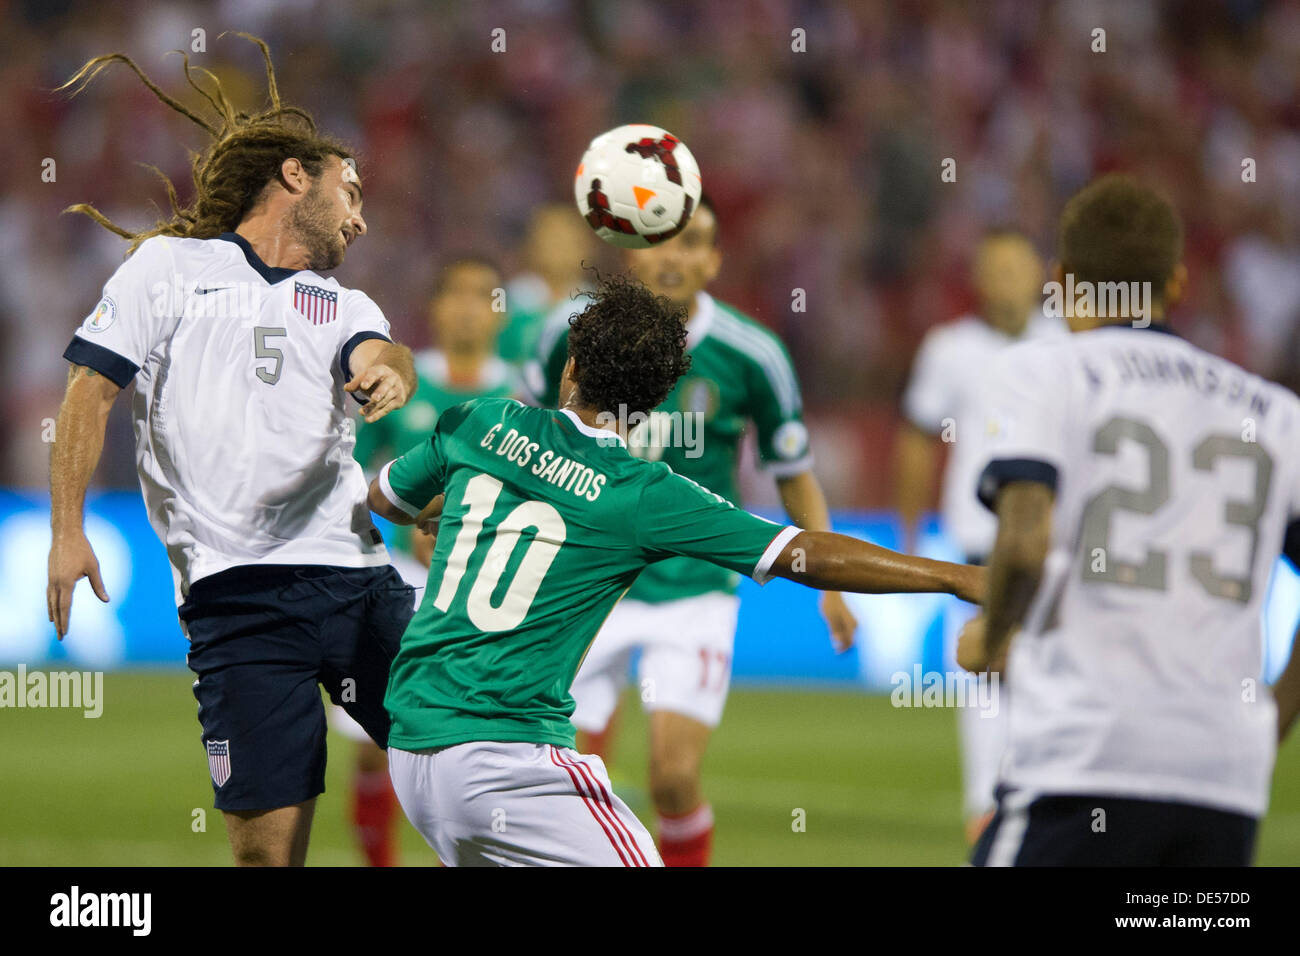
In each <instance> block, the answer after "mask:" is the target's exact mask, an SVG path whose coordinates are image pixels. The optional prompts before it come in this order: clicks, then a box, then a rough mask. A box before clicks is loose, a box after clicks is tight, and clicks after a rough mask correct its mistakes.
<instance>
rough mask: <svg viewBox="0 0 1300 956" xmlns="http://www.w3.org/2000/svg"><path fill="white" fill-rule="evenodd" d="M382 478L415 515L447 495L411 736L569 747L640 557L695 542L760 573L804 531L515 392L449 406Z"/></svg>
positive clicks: (402, 661)
mask: <svg viewBox="0 0 1300 956" xmlns="http://www.w3.org/2000/svg"><path fill="white" fill-rule="evenodd" d="M379 483H380V487H381V488H382V489H383V491H384V494H385V496H386V497H388V499H389V500H390V501H392V502H393V504H394V505H395V506H397V507H399V508H401V509H402V510H403V511H405V512H406V513H408V514H411V515H414V514H416V513H418V511H419V510H420V508H422V507H423V506H424V505H425V504H427V503H428V502H429V501H430V500H431V499H432V498H433V497H434V496H436V495H438V494H440V493H443V494H445V495H446V503H445V505H444V507H443V512H442V518H441V520H440V523H439V527H438V542H437V545H436V547H435V550H434V555H433V563H432V566H431V567H430V569H429V582H428V589H427V591H426V593H425V595H424V599H423V601H422V602H421V604H420V608H419V610H418V611H416V614H415V617H414V618H413V619H412V620H411V623H410V625H409V626H408V627H407V629H406V633H405V634H404V635H403V636H402V645H401V649H400V650H399V651H398V654H397V658H396V659H395V660H394V661H393V667H392V671H391V674H390V677H389V682H388V695H387V697H386V699H385V705H386V706H387V708H388V711H389V713H390V714H391V715H392V718H393V726H392V732H391V734H390V736H389V741H390V743H392V744H393V745H394V746H396V747H400V748H402V749H403V750H423V749H428V748H432V747H445V746H451V745H453V744H458V743H468V742H470V741H479V740H492V741H527V742H532V743H550V744H555V745H556V746H561V747H572V746H573V745H574V730H573V725H572V724H571V723H570V722H569V715H570V714H572V713H573V698H572V697H571V696H569V686H570V685H571V684H572V682H573V678H574V675H576V674H577V672H578V666H579V665H580V664H581V663H582V658H583V656H584V655H585V654H586V652H587V648H588V647H589V646H590V644H591V642H592V640H594V639H595V636H596V632H597V631H598V630H600V626H601V625H602V624H603V623H604V621H605V618H606V617H607V616H608V615H609V612H610V610H611V609H612V608H613V607H614V605H615V603H617V601H618V599H619V598H620V597H621V596H622V595H623V593H624V592H625V591H626V590H627V589H628V587H629V586H630V585H631V584H632V582H633V580H635V578H636V576H637V575H638V574H639V573H640V572H641V570H642V569H643V568H645V567H646V566H647V565H653V563H654V562H657V561H661V560H665V559H667V560H672V559H673V558H674V557H675V556H681V555H688V556H691V557H693V558H696V559H704V558H706V559H708V560H710V561H716V562H717V563H718V564H720V565H722V566H723V567H725V568H728V569H729V570H730V571H732V572H734V573H739V574H749V575H752V576H753V577H754V578H755V579H756V580H758V581H759V582H760V583H761V582H762V581H763V580H765V577H766V574H767V572H768V570H769V568H770V566H771V563H772V561H774V560H775V558H776V557H777V556H778V555H779V554H780V552H781V550H782V549H783V548H784V546H785V543H786V541H788V540H789V539H790V537H792V536H793V535H794V534H796V533H797V530H796V529H794V528H789V529H784V530H783V528H782V526H780V525H777V524H774V523H772V522H770V521H766V520H764V519H762V518H758V517H755V516H754V515H751V514H749V513H748V512H745V511H742V510H740V509H739V508H737V507H735V506H734V505H733V504H731V503H730V502H728V501H726V500H725V499H723V498H721V497H719V496H718V495H715V494H714V493H713V492H711V491H708V490H707V489H705V488H702V487H701V486H700V485H698V484H696V483H695V482H694V481H691V480H690V479H688V478H684V477H682V476H680V475H677V474H675V473H674V472H673V470H672V469H671V468H669V467H668V466H667V465H666V464H664V463H662V462H649V461H646V460H644V459H641V458H637V457H634V456H633V455H631V454H629V452H628V450H627V448H626V447H625V446H624V445H623V443H622V440H621V439H620V438H618V436H616V435H614V434H613V433H612V432H609V431H605V430H601V429H595V428H591V427H589V426H587V425H585V424H583V423H582V421H581V420H580V419H579V418H578V417H577V416H576V415H575V414H573V412H571V411H568V410H564V411H555V410H553V409H542V408H532V407H529V406H527V405H521V404H520V403H518V402H515V401H511V400H509V399H496V398H484V399H478V400H476V401H472V402H466V403H465V404H463V405H457V406H456V407H454V408H452V409H449V410H447V411H446V412H444V413H443V414H442V417H441V418H439V420H438V424H437V427H436V428H435V430H434V432H433V435H432V436H431V437H430V438H429V439H428V440H426V441H425V442H423V443H422V444H420V445H418V446H416V447H415V448H412V449H411V450H410V451H408V452H407V453H406V454H405V455H403V456H402V457H401V458H399V459H398V460H397V461H395V462H393V463H392V464H391V465H390V466H387V467H386V468H385V469H384V470H383V472H381V474H380V478H379Z"/></svg>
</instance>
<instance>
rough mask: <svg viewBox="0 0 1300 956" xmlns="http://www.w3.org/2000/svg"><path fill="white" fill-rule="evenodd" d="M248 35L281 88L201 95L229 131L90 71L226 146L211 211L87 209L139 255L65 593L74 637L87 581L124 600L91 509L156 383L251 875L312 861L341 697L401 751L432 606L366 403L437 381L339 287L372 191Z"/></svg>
mask: <svg viewBox="0 0 1300 956" xmlns="http://www.w3.org/2000/svg"><path fill="white" fill-rule="evenodd" d="M249 39H252V40H254V42H256V43H257V44H258V45H259V47H260V48H261V50H262V53H263V56H264V57H265V61H266V69H267V79H268V84H269V87H270V94H271V107H270V109H269V110H267V111H266V112H265V113H261V114H258V115H254V116H249V115H248V114H246V113H240V112H237V111H236V109H235V108H234V106H233V105H232V104H231V103H230V102H229V100H228V99H227V98H226V96H225V94H224V92H223V91H222V89H221V87H220V84H218V83H216V82H215V78H213V79H212V82H210V83H209V84H208V85H207V87H206V88H204V89H201V90H200V92H202V93H203V94H204V96H205V97H206V98H207V101H208V102H209V103H210V104H211V105H212V107H213V108H214V109H215V111H216V113H217V119H216V120H215V121H214V122H209V121H208V120H205V119H203V118H202V117H201V116H200V115H198V114H196V113H193V112H191V111H190V110H189V109H187V108H186V107H185V106H183V105H182V104H181V103H179V102H178V101H176V100H174V99H172V98H171V97H169V96H167V95H166V94H165V93H163V92H162V91H161V90H159V89H158V88H157V87H156V86H154V85H153V84H152V82H151V81H149V80H148V79H147V78H146V77H145V76H144V74H143V73H142V72H141V71H140V70H139V68H138V67H137V66H136V65H135V64H134V63H133V62H132V61H131V60H129V59H128V58H126V57H125V56H122V55H121V54H112V55H110V56H105V57H99V58H97V59H95V60H92V61H90V63H88V64H86V66H85V67H84V68H83V69H82V70H81V71H80V72H79V73H78V74H77V76H75V77H74V78H73V79H72V80H71V81H69V85H72V84H74V83H76V82H78V81H83V82H89V80H90V79H93V78H94V76H95V75H96V74H97V73H98V72H99V71H100V70H101V69H103V67H105V66H106V65H108V64H109V63H111V62H114V61H117V62H123V63H125V64H127V65H128V66H130V67H131V68H132V69H133V70H134V71H135V72H136V73H137V74H138V75H139V76H140V78H141V79H142V80H144V82H145V83H146V84H147V85H149V87H150V89H152V90H153V91H154V93H155V94H156V95H157V96H158V97H159V98H160V99H161V100H163V101H164V102H165V103H167V105H169V106H171V107H172V108H173V109H175V110H177V111H178V112H181V113H183V114H185V115H186V116H188V117H189V118H190V119H191V120H193V121H194V122H195V123H197V124H199V125H200V126H201V127H203V129H205V130H206V131H207V132H208V133H209V134H210V135H211V136H212V138H213V143H212V145H211V146H210V147H209V148H208V150H207V151H206V152H205V153H203V154H202V155H200V156H198V157H197V158H196V159H195V165H194V179H195V191H196V199H195V202H194V204H193V205H192V206H189V207H187V208H184V209H181V208H179V207H178V206H177V203H176V201H175V194H174V193H172V199H173V212H174V217H173V218H172V219H171V220H170V221H169V222H165V223H160V224H159V225H158V226H157V227H155V228H154V229H151V230H148V231H145V232H141V233H131V232H128V231H127V230H125V229H121V228H119V227H117V226H114V225H113V224H112V223H110V222H109V221H108V220H107V219H105V218H104V217H103V216H102V215H101V214H99V213H98V212H97V211H95V210H94V209H93V208H92V207H88V206H79V207H74V208H75V209H78V210H79V211H83V212H87V213H88V214H90V215H91V216H92V217H93V218H95V219H96V221H98V222H100V223H101V224H103V225H105V226H107V227H108V228H110V229H112V230H113V231H114V232H117V233H118V234H119V235H122V236H124V237H125V238H128V239H130V240H132V245H131V251H130V258H128V259H127V261H126V262H125V263H124V264H123V265H122V266H121V267H120V268H119V269H118V270H117V271H116V272H115V273H114V274H113V276H112V277H111V278H110V279H109V280H108V282H107V283H106V284H105V286H104V293H103V298H102V299H100V302H99V304H98V306H97V307H96V308H95V310H94V311H93V312H92V313H91V314H90V315H89V316H88V317H87V318H86V320H85V321H84V322H83V323H82V325H81V327H80V328H79V329H78V330H77V332H76V335H75V336H74V337H73V340H72V343H71V344H70V345H69V346H68V348H67V351H66V352H65V353H64V356H65V358H67V359H68V361H69V362H71V363H72V369H71V370H70V373H69V376H68V387H67V394H66V396H65V398H64V402H63V407H62V408H61V409H60V412H59V418H58V423H57V436H58V438H57V441H56V443H55V445H54V448H53V451H52V454H51V461H50V471H51V477H50V486H51V499H52V500H51V523H52V526H53V541H52V543H51V547H50V558H49V588H48V591H47V598H48V602H49V613H50V620H51V621H53V622H55V624H56V627H57V630H58V633H59V636H60V638H62V636H63V635H64V634H65V633H67V627H68V618H69V614H70V611H71V604H72V597H73V591H74V587H75V585H76V582H77V581H78V580H79V579H80V578H82V577H85V578H88V579H89V580H90V583H91V586H92V588H93V589H94V591H95V594H96V595H97V596H98V597H99V599H100V600H101V601H107V600H108V599H109V596H108V594H107V593H106V592H105V590H104V587H103V584H102V582H101V580H100V574H99V565H98V561H97V559H96V557H95V555H94V552H93V551H92V550H91V547H90V543H89V542H88V541H87V540H86V536H85V534H84V532H83V530H82V518H83V515H82V504H83V501H84V499H85V493H86V486H87V485H88V484H89V482H90V477H91V475H92V473H93V472H94V470H95V465H96V464H97V463H98V461H99V456H100V453H101V451H102V449H103V443H104V427H105V424H106V422H107V419H108V413H109V409H110V408H111V407H112V405H113V402H114V401H115V400H116V398H117V395H118V393H119V392H120V391H121V390H122V389H124V388H126V387H127V386H128V385H131V384H132V383H134V384H135V387H136V391H135V399H134V403H133V410H134V417H135V434H136V463H137V467H138V469H139V473H140V484H141V487H142V489H143V491H144V499H145V505H146V507H147V508H148V512H149V518H150V521H151V523H152V524H153V527H154V530H155V531H156V532H157V533H158V536H159V538H161V539H162V541H163V543H164V544H165V545H166V547H167V556H168V558H169V559H170V561H171V565H172V572H173V578H174V581H175V586H176V598H177V603H178V604H180V618H181V622H182V625H181V626H182V629H183V630H184V631H185V633H186V636H187V637H188V638H189V640H190V651H189V654H188V656H187V662H188V664H189V667H190V669H191V670H193V671H194V672H195V673H196V674H197V675H198V680H196V681H195V683H194V696H195V698H196V699H197V700H198V704H199V714H198V716H199V722H200V724H201V725H202V728H203V737H202V739H203V743H204V747H205V749H206V751H207V758H208V766H209V770H210V773H211V776H212V784H213V789H214V793H215V803H216V807H217V808H218V809H220V810H222V811H223V814H224V817H225V822H226V830H227V834H228V836H229V838H230V844H231V849H232V851H233V854H234V857H235V862H236V863H238V864H240V865H301V864H302V863H303V862H304V861H305V859H306V855H307V843H308V838H309V836H310V832H311V821H312V814H313V812H314V809H315V803H316V797H317V796H318V795H319V794H320V793H321V792H322V791H323V790H324V782H325V712H324V708H323V707H322V704H321V696H320V686H319V685H323V686H324V687H325V688H326V690H327V691H328V693H329V694H330V696H331V697H332V698H333V699H334V700H336V701H338V702H340V703H342V704H343V705H344V706H345V707H346V708H347V709H348V711H349V712H350V713H351V714H352V716H353V717H355V718H356V719H357V720H358V721H359V722H360V723H361V724H362V726H364V727H365V728H366V730H367V732H368V733H369V734H370V735H371V737H372V738H373V739H374V740H375V742H376V743H378V744H379V745H381V746H385V745H386V744H387V738H388V730H389V719H388V716H387V714H386V713H385V711H384V708H383V693H384V689H385V686H386V684H387V680H388V670H389V666H390V664H391V663H392V659H393V656H394V655H395V654H396V652H397V646H398V643H399V640H400V637H401V633H402V630H403V629H404V628H405V626H406V623H407V621H408V620H409V619H410V617H411V614H412V612H413V610H414V607H413V600H412V597H413V591H412V589H411V587H410V586H409V585H407V584H406V583H404V582H403V581H402V580H401V578H400V577H399V576H398V575H397V572H396V571H394V570H393V568H392V566H391V565H390V564H389V562H388V554H387V551H386V550H385V548H384V543H383V539H382V538H381V537H380V535H379V532H378V531H377V530H376V529H375V527H374V525H373V523H372V522H371V519H370V513H369V511H368V509H367V507H366V482H365V479H364V477H363V475H362V471H361V467H360V465H358V464H357V463H356V462H355V461H354V460H353V458H352V447H353V427H354V423H353V421H352V417H351V414H350V409H349V403H351V402H352V399H351V398H348V394H347V393H349V392H350V393H352V395H353V397H356V398H358V400H359V401H361V400H363V401H364V404H363V405H362V407H361V414H362V415H363V416H364V417H365V419H366V420H367V421H375V420H377V419H379V418H380V417H382V416H383V415H386V414H387V413H388V412H390V411H392V410H393V409H396V408H400V407H401V406H402V405H403V404H404V403H405V402H406V400H407V397H408V396H409V395H410V394H411V392H412V390H413V389H414V387H415V372H414V368H413V366H412V362H411V354H410V351H409V350H408V349H406V348H405V347H404V346H399V345H396V344H394V343H393V342H392V341H391V340H390V339H389V336H388V322H387V321H386V320H385V319H384V317H383V315H382V313H381V312H380V311H379V309H378V307H377V306H376V305H375V304H374V302H372V301H371V300H370V299H369V298H367V297H366V296H365V295H364V294H363V293H361V292H358V291H355V290H351V289H345V288H343V287H342V286H340V285H339V284H338V282H336V281H335V280H334V279H332V278H325V277H324V276H322V275H321V274H320V273H322V272H327V271H329V270H331V269H334V268H336V267H337V266H338V265H339V264H340V263H341V262H342V261H343V257H344V255H345V253H346V251H347V248H348V246H349V245H351V243H352V242H353V240H355V239H356V238H357V237H358V236H360V235H362V234H364V233H365V231H366V225H365V221H364V219H362V216H361V180H360V177H359V176H358V174H357V170H356V164H355V162H354V160H353V159H352V158H351V157H350V155H349V153H348V151H347V150H346V149H345V148H344V147H343V146H341V145H340V144H338V143H336V142H334V141H333V140H330V139H328V138H327V137H324V136H322V135H320V134H319V133H317V131H316V128H315V124H314V123H313V122H312V121H311V119H310V117H308V115H307V114H306V113H304V112H302V111H301V110H298V109H296V108H294V107H288V106H283V105H282V104H281V103H280V99H279V94H278V93H277V91H276V86H275V77H274V73H273V72H272V68H271V59H270V53H269V51H268V50H267V48H266V45H265V44H264V43H262V42H261V41H260V40H256V39H255V38H252V37H250V38H249ZM186 76H187V78H189V77H190V72H189V65H188V62H187V63H186ZM191 82H192V83H193V80H191ZM196 88H197V87H196ZM169 186H170V184H169ZM360 396H366V397H365V398H364V399H361V398H360Z"/></svg>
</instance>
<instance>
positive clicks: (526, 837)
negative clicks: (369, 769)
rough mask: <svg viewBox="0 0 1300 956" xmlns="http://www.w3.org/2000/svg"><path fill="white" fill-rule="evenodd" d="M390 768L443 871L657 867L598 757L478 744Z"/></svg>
mask: <svg viewBox="0 0 1300 956" xmlns="http://www.w3.org/2000/svg"><path fill="white" fill-rule="evenodd" d="M389 758H390V759H389V766H390V768H391V770H392V774H393V783H394V786H395V788H396V790H397V795H398V798H399V799H400V800H401V803H402V809H403V810H404V811H405V812H406V815H407V818H408V819H409V820H410V821H411V823H412V824H413V825H414V826H415V828H416V829H417V830H419V831H420V833H421V834H422V835H423V836H424V838H425V840H427V841H428V843H429V845H430V846H431V847H433V849H434V851H435V852H436V853H437V854H438V857H439V859H441V860H442V862H443V863H444V864H445V865H447V866H662V865H663V863H662V861H661V860H660V859H659V855H658V854H657V853H656V852H655V847H654V841H653V840H652V839H651V838H650V833H649V831H648V830H646V828H645V827H644V826H643V825H642V824H641V822H640V821H639V820H637V818H636V816H635V815H634V814H633V813H632V811H631V810H629V809H628V807H627V805H626V804H625V803H623V801H622V800H620V799H619V798H618V796H617V795H616V794H615V793H614V791H613V788H612V787H611V786H610V783H609V776H608V774H607V773H606V772H605V765H604V763H603V761H601V759H600V758H599V757H596V756H592V755H586V756H584V755H582V754H579V753H578V752H577V751H575V750H571V749H569V748H565V747H555V746H552V745H550V744H531V743H491V742H475V743H468V744H460V745H457V746H453V747H444V748H440V749H438V750H432V751H422V752H418V753H411V752H408V751H404V750H400V749H396V748H394V749H392V750H391V751H390V753H389Z"/></svg>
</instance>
